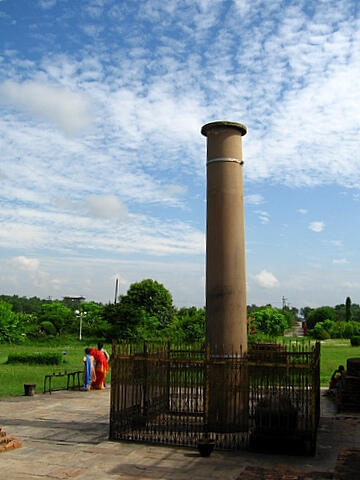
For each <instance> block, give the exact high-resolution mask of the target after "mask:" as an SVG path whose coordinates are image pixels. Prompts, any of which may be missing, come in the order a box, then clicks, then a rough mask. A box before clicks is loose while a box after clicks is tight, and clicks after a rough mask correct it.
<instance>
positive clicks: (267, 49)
mask: <svg viewBox="0 0 360 480" xmlns="http://www.w3.org/2000/svg"><path fill="white" fill-rule="evenodd" d="M359 79H360V2H358V1H356V0H336V1H333V0H326V1H322V0H317V1H310V0H299V1H296V2H295V1H290V0H288V1H280V0H273V1H271V2H270V1H261V0H226V1H225V0H167V1H166V2H164V1H163V0H147V1H144V0H143V1H140V0H131V1H123V0H77V1H74V0H0V294H6V295H12V294H17V295H21V296H28V297H30V296H38V297H41V298H47V297H51V298H54V299H55V298H59V299H61V298H62V297H63V296H66V295H83V296H85V297H86V299H87V300H88V301H91V300H94V301H101V302H104V303H106V302H109V301H113V300H114V291H115V279H116V278H118V279H119V293H120V294H125V293H126V291H127V289H128V287H129V285H130V284H131V283H134V282H138V281H141V280H143V279H145V278H152V279H154V280H157V281H158V282H160V283H163V284H164V285H165V287H166V288H168V290H169V291H170V292H171V294H172V296H173V299H174V303H175V305H176V306H178V307H181V306H191V305H195V306H198V307H202V306H203V305H204V304H205V244H206V238H205V229H206V165H205V162H206V139H205V137H203V136H202V135H201V134H200V130H201V127H202V125H204V124H205V123H208V122H212V121H217V120H228V121H234V122H241V123H243V124H245V125H246V126H247V129H248V133H247V135H246V136H245V137H243V159H244V167H243V169H244V196H245V235H246V272H247V303H248V304H257V305H263V304H267V303H271V304H272V305H273V306H275V307H281V306H282V304H283V301H285V302H286V304H287V305H289V306H290V307H292V306H295V307H298V308H301V307H304V306H311V307H317V306H321V305H332V306H333V305H336V304H340V303H344V302H345V299H346V297H347V296H350V297H351V299H352V301H353V303H360V275H359V272H360V249H359V244H360V233H359V208H360V148H359V133H360V108H359V106H360V81H359Z"/></svg>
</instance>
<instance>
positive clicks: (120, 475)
mask: <svg viewBox="0 0 360 480" xmlns="http://www.w3.org/2000/svg"><path fill="white" fill-rule="evenodd" d="M109 404H110V390H109V389H106V390H105V391H91V392H78V391H74V392H71V391H61V392H55V393H53V394H52V395H49V394H45V395H43V394H37V395H35V396H34V397H15V398H5V399H0V425H1V426H2V427H3V428H4V429H5V430H6V431H7V432H8V433H9V434H11V435H12V436H13V437H15V438H16V439H18V440H20V441H22V443H23V447H22V448H20V449H17V450H12V451H9V452H5V453H3V454H1V455H0V478H1V479H2V478H4V479H9V480H17V479H20V478H21V479H22V480H24V479H25V480H26V479H29V480H39V479H41V480H50V479H55V480H65V479H75V480H93V479H94V480H95V479H96V480H155V479H161V480H185V479H186V480H189V479H190V480H210V479H214V480H234V479H241V480H246V479H247V478H249V479H250V478H251V475H255V473H256V469H258V471H259V468H260V469H261V468H262V469H265V470H264V472H265V471H267V472H269V471H272V470H274V471H275V470H276V469H279V468H280V470H281V471H283V472H285V471H287V472H289V475H290V476H291V472H295V471H296V469H298V470H299V471H300V470H301V471H304V472H309V477H308V478H312V477H311V476H310V475H311V473H310V472H322V473H323V474H324V477H323V478H332V477H331V476H330V475H331V473H330V472H333V471H334V469H335V465H336V459H337V455H338V451H339V449H340V448H360V416H359V415H353V414H351V415H346V414H337V415H336V412H335V406H334V403H333V402H331V400H329V399H328V398H327V397H322V402H321V415H322V418H321V422H320V427H319V433H318V452H317V455H316V456H315V457H304V456H283V455H266V454H257V453H249V452H245V451H240V452H220V451H215V452H213V454H212V455H211V457H209V458H202V457H200V456H199V455H198V453H197V452H196V451H195V450H191V449H185V448H176V447H164V446H152V445H146V444H139V443H130V442H110V441H108V440H107V439H108V430H109V425H108V418H109ZM266 469H267V470H266ZM249 475H250V476H249ZM266 475H268V474H266ZM252 478H256V477H254V476H253V477H252ZM257 478H261V476H260V477H257ZM269 478H270V477H269ZM279 478H280V477H279ZM284 478H285V477H284ZM289 478H290V477H289ZM293 478H298V477H294V475H293ZM304 478H307V477H304ZM314 478H315V477H314ZM318 478H319V477H318ZM359 478H360V477H359Z"/></svg>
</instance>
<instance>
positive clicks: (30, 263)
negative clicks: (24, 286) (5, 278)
mask: <svg viewBox="0 0 360 480" xmlns="http://www.w3.org/2000/svg"><path fill="white" fill-rule="evenodd" d="M10 263H11V264H12V266H13V267H14V268H15V269H17V270H23V271H27V272H36V271H37V270H38V269H39V266H40V262H39V260H38V259H37V258H28V257H24V256H19V257H14V258H12V259H11V260H10Z"/></svg>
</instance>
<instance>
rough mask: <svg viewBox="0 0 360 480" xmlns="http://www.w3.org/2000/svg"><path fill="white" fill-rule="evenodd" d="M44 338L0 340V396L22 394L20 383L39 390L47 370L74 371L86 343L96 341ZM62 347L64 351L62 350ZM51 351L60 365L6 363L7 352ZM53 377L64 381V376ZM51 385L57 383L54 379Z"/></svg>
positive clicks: (79, 365)
mask: <svg viewBox="0 0 360 480" xmlns="http://www.w3.org/2000/svg"><path fill="white" fill-rule="evenodd" d="M49 343H50V345H49V344H47V343H45V342H40V343H32V344H22V345H13V344H12V345H9V344H0V378H1V382H0V398H1V397H7V396H16V395H23V394H24V383H35V384H36V393H40V392H42V391H43V387H44V377H45V375H49V374H51V373H54V372H56V373H59V372H65V370H66V371H67V372H74V371H77V370H82V369H83V357H84V349H85V348H86V347H87V346H91V345H94V346H96V342H92V343H91V344H90V342H89V344H85V343H84V342H79V341H75V340H70V341H69V340H66V341H64V340H63V342H61V341H56V342H54V344H53V345H51V343H52V342H49ZM105 348H106V350H107V351H108V352H109V353H111V345H108V344H107V345H105ZM63 351H66V355H63V354H62V352H63ZM35 352H36V353H54V354H60V355H61V357H62V363H61V364H60V365H55V366H53V365H29V364H8V363H6V362H7V360H8V357H9V355H11V354H18V355H31V354H34V353H35ZM106 380H107V383H110V373H109V374H108V375H107V377H106ZM55 381H58V382H59V385H60V384H64V379H63V378H62V379H56V380H55ZM54 388H57V384H56V383H54Z"/></svg>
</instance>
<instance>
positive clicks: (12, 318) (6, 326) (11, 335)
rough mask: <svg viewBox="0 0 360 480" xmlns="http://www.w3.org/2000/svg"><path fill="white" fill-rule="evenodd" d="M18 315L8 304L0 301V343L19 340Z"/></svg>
mask: <svg viewBox="0 0 360 480" xmlns="http://www.w3.org/2000/svg"><path fill="white" fill-rule="evenodd" d="M21 333H22V332H21V323H20V318H19V315H18V314H17V313H15V312H13V311H12V306H11V305H10V303H7V302H3V301H0V343H2V342H15V341H17V340H20V339H21Z"/></svg>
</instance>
